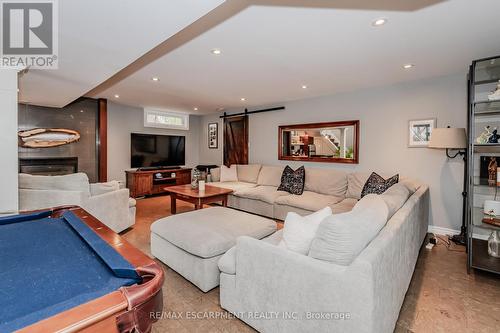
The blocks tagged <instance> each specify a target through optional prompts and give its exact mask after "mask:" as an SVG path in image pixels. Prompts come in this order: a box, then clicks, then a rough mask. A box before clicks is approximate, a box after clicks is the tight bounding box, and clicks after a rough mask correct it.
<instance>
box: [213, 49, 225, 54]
mask: <svg viewBox="0 0 500 333" xmlns="http://www.w3.org/2000/svg"><path fill="white" fill-rule="evenodd" d="M210 52H212V54H215V55H220V54H222V51H221V50H220V49H213V50H212V51H210Z"/></svg>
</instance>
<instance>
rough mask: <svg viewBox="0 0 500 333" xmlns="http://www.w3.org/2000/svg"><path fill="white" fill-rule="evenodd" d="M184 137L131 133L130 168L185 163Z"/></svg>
mask: <svg viewBox="0 0 500 333" xmlns="http://www.w3.org/2000/svg"><path fill="white" fill-rule="evenodd" d="M185 147H186V137H184V136H177V135H154V134H138V133H132V134H131V158H130V165H131V167H132V168H144V167H170V166H181V165H185V164H186V149H185Z"/></svg>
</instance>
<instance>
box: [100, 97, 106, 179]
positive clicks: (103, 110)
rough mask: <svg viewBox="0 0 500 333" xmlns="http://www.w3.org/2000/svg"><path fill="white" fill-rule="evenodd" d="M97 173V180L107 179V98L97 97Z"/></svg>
mask: <svg viewBox="0 0 500 333" xmlns="http://www.w3.org/2000/svg"><path fill="white" fill-rule="evenodd" d="M98 104H99V106H98V110H99V111H98V124H99V142H98V156H99V160H98V174H99V182H101V183H103V182H107V181H108V100H107V99H104V98H99V100H98Z"/></svg>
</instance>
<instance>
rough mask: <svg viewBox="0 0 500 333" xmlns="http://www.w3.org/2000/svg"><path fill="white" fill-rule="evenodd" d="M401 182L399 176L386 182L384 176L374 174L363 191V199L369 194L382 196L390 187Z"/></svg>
mask: <svg viewBox="0 0 500 333" xmlns="http://www.w3.org/2000/svg"><path fill="white" fill-rule="evenodd" d="M398 181H399V174H397V175H394V176H392V177H391V178H389V179H387V180H385V179H384V178H383V177H382V176H380V175H378V174H377V173H376V172H372V174H371V175H370V177H368V180H367V181H366V183H365V185H364V186H363V190H362V191H361V198H362V197H364V196H365V195H367V194H372V193H373V194H382V193H384V192H385V191H386V190H387V189H388V188H389V187H391V186H392V185H394V184H396V183H397V182H398Z"/></svg>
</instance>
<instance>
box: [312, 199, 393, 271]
mask: <svg viewBox="0 0 500 333" xmlns="http://www.w3.org/2000/svg"><path fill="white" fill-rule="evenodd" d="M388 215H389V209H388V208H387V205H386V204H385V202H384V200H383V199H382V196H379V195H376V194H369V195H367V196H366V197H364V198H363V199H361V200H359V201H358V203H357V204H356V205H355V206H354V208H353V209H352V211H350V212H347V213H342V214H334V215H332V216H329V217H327V218H325V219H324V220H323V222H321V223H320V225H319V227H318V229H317V231H316V235H315V237H314V239H313V241H312V242H311V249H310V251H309V256H310V257H312V258H315V259H320V260H326V261H330V262H333V263H335V264H338V265H344V266H348V265H350V264H351V263H352V262H353V261H354V259H356V257H357V256H358V255H359V254H360V253H361V252H362V251H363V250H364V249H365V248H366V247H367V246H368V244H370V242H371V241H372V240H373V239H374V238H375V237H377V235H378V233H379V231H380V230H381V229H382V228H383V227H384V226H385V224H386V223H387V218H388Z"/></svg>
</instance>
